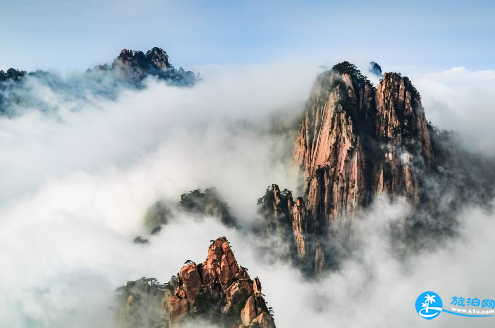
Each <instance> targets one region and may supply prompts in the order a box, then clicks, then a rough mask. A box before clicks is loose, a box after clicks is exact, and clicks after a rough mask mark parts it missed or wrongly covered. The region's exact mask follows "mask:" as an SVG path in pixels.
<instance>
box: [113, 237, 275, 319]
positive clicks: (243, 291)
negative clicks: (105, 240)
mask: <svg viewBox="0 0 495 328" xmlns="http://www.w3.org/2000/svg"><path fill="white" fill-rule="evenodd" d="M143 279H144V278H143ZM144 281H146V280H144ZM151 281H152V282H153V286H151V285H149V284H147V285H146V286H142V287H141V288H140V289H139V288H137V289H136V288H134V287H133V286H135V285H136V282H130V283H128V284H127V285H126V286H124V287H121V289H120V290H119V292H120V293H121V294H120V296H119V298H118V299H119V303H120V304H119V306H118V316H119V318H120V321H121V322H123V323H124V324H125V325H126V326H128V327H157V326H158V327H169V328H173V327H180V326H181V325H182V324H186V323H187V322H203V323H208V322H209V323H214V324H215V325H217V326H219V327H227V328H230V327H232V328H234V327H235V328H241V327H265V328H274V327H275V323H274V320H273V318H272V316H271V313H270V310H269V308H268V307H267V305H266V302H265V300H264V298H263V294H262V293H261V283H260V281H259V279H258V278H255V279H254V280H253V279H251V278H250V277H249V274H248V272H247V269H246V268H244V267H242V266H240V265H239V264H238V263H237V261H236V259H235V256H234V253H233V251H232V249H231V248H230V245H229V242H228V241H227V239H226V238H225V237H220V238H218V239H216V240H213V241H212V242H211V244H210V246H209V248H208V255H207V257H206V260H205V261H204V262H203V263H199V264H196V263H195V262H192V261H187V262H186V264H185V265H184V266H183V267H182V268H181V269H180V271H179V273H178V274H177V276H173V277H172V279H171V280H170V281H169V282H168V283H166V284H164V285H159V284H156V282H155V280H151ZM129 285H131V287H133V288H134V289H132V288H127V286H129ZM141 285H143V284H142V283H141ZM136 290H137V291H138V292H136ZM143 291H144V293H143ZM143 295H144V296H143Z"/></svg>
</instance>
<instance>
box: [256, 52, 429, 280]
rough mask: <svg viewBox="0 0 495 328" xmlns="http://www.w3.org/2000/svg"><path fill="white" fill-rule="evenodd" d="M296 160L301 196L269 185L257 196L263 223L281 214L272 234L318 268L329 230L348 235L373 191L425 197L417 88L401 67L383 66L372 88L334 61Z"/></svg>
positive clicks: (416, 199)
mask: <svg viewBox="0 0 495 328" xmlns="http://www.w3.org/2000/svg"><path fill="white" fill-rule="evenodd" d="M294 160H295V163H296V165H297V167H299V168H300V172H301V174H302V179H303V181H304V184H303V197H300V198H297V199H296V200H295V201H294V200H293V198H292V194H291V192H289V191H286V192H285V194H284V195H283V197H280V196H279V195H280V191H279V188H278V186H276V185H273V186H272V187H271V189H270V188H269V189H268V190H267V193H266V194H265V196H264V197H263V198H262V200H261V201H260V202H259V204H260V205H261V207H262V210H261V211H262V212H264V213H265V215H264V217H265V219H266V222H268V223H267V226H269V227H268V228H267V231H269V232H270V233H272V232H273V231H275V232H277V231H281V230H284V229H282V228H280V227H279V226H280V223H281V222H285V232H283V233H278V235H279V236H280V237H281V238H286V239H285V240H289V245H290V247H291V249H292V252H291V255H292V258H293V259H297V260H298V261H300V260H303V259H306V261H305V267H306V268H307V269H308V270H309V271H312V272H315V273H318V272H321V271H322V270H324V268H325V266H326V264H325V263H326V262H328V256H327V255H328V254H326V250H325V249H326V248H327V247H326V245H325V244H326V240H327V239H328V238H329V237H328V236H329V234H331V233H332V232H336V231H338V232H339V234H340V236H343V238H344V239H347V238H349V236H350V234H351V233H352V227H353V225H354V224H355V222H354V221H355V218H356V216H357V214H358V213H359V212H360V210H361V209H362V208H364V207H366V206H368V205H369V204H370V203H371V202H372V201H373V200H374V199H375V198H376V197H377V196H378V195H386V196H387V197H390V198H391V199H397V198H399V197H404V198H406V199H407V200H408V201H409V202H410V203H411V204H412V205H413V206H419V205H420V202H421V200H422V199H423V198H424V197H425V195H424V194H423V193H422V188H421V186H422V182H421V175H422V174H428V173H429V172H430V171H431V169H432V166H433V163H434V154H433V151H432V141H431V137H430V132H429V128H428V124H427V121H426V118H425V114H424V111H423V107H422V105H421V98H420V96H419V93H418V92H417V90H416V89H415V88H414V86H413V85H412V84H411V82H410V80H409V79H408V78H407V77H402V76H400V75H399V74H396V73H385V74H384V76H383V80H382V81H381V82H380V84H379V85H378V87H377V88H375V87H374V86H373V85H372V84H371V83H370V82H369V81H368V80H367V79H366V77H364V76H363V75H361V73H360V72H359V71H358V70H357V69H356V67H355V66H354V65H351V64H349V63H348V62H343V63H341V64H338V65H335V66H334V67H333V69H332V70H330V71H327V72H324V73H321V74H320V75H319V76H318V78H317V80H316V82H315V84H314V86H313V90H312V92H311V96H310V98H309V100H308V101H307V104H306V111H305V113H304V116H303V118H302V121H301V123H300V126H299V130H298V135H297V139H296V145H295V150H294ZM284 197H285V198H284ZM282 205H283V208H282V209H281V208H280V207H281V206H282ZM287 231H288V232H287ZM289 234H291V235H292V238H290V239H287V236H288V235H289Z"/></svg>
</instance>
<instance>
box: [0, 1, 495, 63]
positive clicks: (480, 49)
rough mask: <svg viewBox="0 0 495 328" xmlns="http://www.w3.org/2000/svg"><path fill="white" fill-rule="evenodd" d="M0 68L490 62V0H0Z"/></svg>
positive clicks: (494, 45) (494, 7)
mask: <svg viewBox="0 0 495 328" xmlns="http://www.w3.org/2000/svg"><path fill="white" fill-rule="evenodd" d="M0 13H1V19H0V41H1V46H0V67H7V66H8V67H16V68H21V69H25V70H32V69H35V68H42V69H50V68H52V69H59V70H67V69H69V70H72V69H85V68H88V67H92V66H94V65H96V64H99V63H105V62H111V61H112V60H113V58H115V57H116V55H117V54H118V53H119V51H120V50H121V49H122V48H130V49H140V50H147V49H149V48H151V47H153V46H159V47H162V48H164V49H165V50H166V51H167V52H168V53H169V55H170V57H171V61H172V63H173V64H174V65H176V66H184V67H186V68H188V67H191V66H193V65H205V64H234V65H237V64H250V63H260V62H270V61H277V60H280V59H288V58H290V59H296V60H313V61H315V62H318V61H320V62H322V63H323V62H324V61H325V60H330V59H331V60H344V59H350V60H355V59H362V60H375V61H377V62H378V63H380V64H382V66H383V65H384V66H388V67H394V66H397V67H401V66H414V67H421V68H423V69H434V70H438V69H448V68H451V67H456V66H465V67H467V68H469V69H471V70H477V69H493V68H495V67H494V66H495V57H494V56H493V53H494V50H495V42H494V41H495V20H494V19H493V16H494V14H495V2H494V1H456V0H450V1H432V0H430V1H407V2H406V1H397V0H396V1H371V0H368V1H361V0H347V1H318V0H317V1H308V0H306V1H295V0H288V1H271V0H252V1H249V0H237V1H235V0H229V1H220V0H202V1H201V0H196V1H194V0H190V1H189V0H181V1H157V0H120V1H117V0H100V1H96V0H0Z"/></svg>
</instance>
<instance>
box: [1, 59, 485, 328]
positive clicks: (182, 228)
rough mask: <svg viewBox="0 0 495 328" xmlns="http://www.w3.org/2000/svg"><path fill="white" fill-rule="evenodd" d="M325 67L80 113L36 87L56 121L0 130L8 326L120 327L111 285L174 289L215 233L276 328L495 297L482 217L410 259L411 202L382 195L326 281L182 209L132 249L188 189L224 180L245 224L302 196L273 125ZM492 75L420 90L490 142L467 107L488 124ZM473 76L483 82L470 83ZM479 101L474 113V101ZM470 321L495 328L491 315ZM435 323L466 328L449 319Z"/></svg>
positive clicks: (360, 319)
mask: <svg viewBox="0 0 495 328" xmlns="http://www.w3.org/2000/svg"><path fill="white" fill-rule="evenodd" d="M316 69H317V68H316V66H315V67H305V66H301V65H297V64H294V63H287V62H286V63H273V64H270V65H259V66H250V67H203V68H200V70H201V71H202V75H203V77H204V78H205V82H204V83H201V84H199V85H198V86H197V87H195V88H192V89H177V88H170V87H167V86H165V85H164V84H162V83H157V82H156V81H152V80H150V81H149V82H148V88H147V89H146V90H143V91H127V92H125V93H123V94H122V95H121V96H119V98H118V99H117V100H116V101H111V100H99V99H92V100H91V101H90V102H84V103H78V102H77V101H74V100H71V101H67V100H66V99H65V98H63V97H60V95H58V94H52V93H50V90H42V89H37V91H38V92H39V93H40V95H39V96H40V97H44V99H48V100H49V101H51V102H53V104H56V105H57V106H58V107H59V114H58V115H44V114H41V113H39V112H37V111H31V112H29V113H27V114H25V115H23V116H21V117H17V118H15V119H1V120H0V149H1V152H0V178H1V180H2V182H3V183H2V187H1V188H0V196H1V199H2V201H1V203H0V222H1V225H2V229H0V249H2V250H3V251H2V252H0V267H1V268H2V275H1V279H0V295H2V296H1V297H0V326H9V327H49V328H57V327H64V328H67V327H68V328H73V327H77V328H79V327H81V328H86V327H96V328H99V327H111V325H112V321H111V319H112V318H111V310H110V307H111V306H112V304H113V291H114V289H115V288H116V287H117V286H119V285H121V284H124V283H125V282H126V281H127V280H130V279H137V278H140V277H142V276H151V277H157V278H159V279H160V280H161V281H165V280H167V279H168V278H169V277H170V276H171V275H172V274H175V273H176V272H177V271H178V270H179V268H180V267H181V265H182V264H183V263H184V261H185V260H187V259H191V260H194V261H201V260H203V259H204V258H205V256H206V252H207V246H208V244H209V242H208V241H209V240H210V239H212V238H216V237H219V236H221V235H226V236H227V237H228V238H229V239H230V240H231V242H232V245H233V247H234V250H235V251H236V256H237V259H238V261H239V263H241V264H242V265H244V266H246V267H248V268H249V269H250V271H249V272H250V274H251V275H252V276H259V277H260V279H261V282H262V284H263V290H264V293H265V294H266V295H267V300H268V301H269V303H270V306H273V308H274V310H275V315H276V321H277V324H278V326H279V327H295V328H296V327H304V326H313V327H397V326H414V327H422V326H426V325H427V324H430V322H427V321H425V320H424V319H422V318H420V317H419V316H418V315H417V314H416V313H415V310H414V306H413V304H414V301H415V299H416V297H417V296H418V295H419V294H420V293H422V292H424V291H425V290H433V291H435V292H437V293H439V294H440V295H441V296H442V297H443V298H444V303H447V302H448V301H449V297H452V296H464V297H478V298H483V299H484V298H493V297H495V288H492V287H491V286H492V284H491V276H492V275H493V274H494V273H495V272H494V271H495V268H494V267H493V264H492V263H491V262H490V258H491V256H492V251H491V250H492V249H493V246H495V245H493V241H492V240H493V238H491V231H493V230H494V228H495V227H494V226H493V225H494V221H493V218H492V216H493V215H492V214H486V213H483V212H480V211H478V210H476V209H470V210H469V211H466V212H465V213H463V215H462V216H461V219H460V220H461V222H462V229H461V236H460V238H457V239H454V240H451V241H448V242H447V243H446V247H445V248H444V249H441V250H434V251H433V250H432V251H428V252H422V253H420V254H418V255H417V256H415V257H412V258H406V259H400V258H398V257H397V256H396V253H395V252H394V249H393V248H392V247H391V245H390V243H389V242H388V228H389V223H391V222H397V221H399V222H400V220H401V219H402V218H403V216H404V214H405V213H406V212H407V210H408V208H407V206H405V204H404V203H402V202H399V203H395V204H389V203H387V202H384V201H381V202H380V203H378V204H376V206H374V207H373V208H372V209H371V210H370V211H369V212H368V213H366V215H365V216H364V217H363V218H362V219H361V222H360V224H359V225H358V229H359V230H358V231H357V232H356V234H357V235H356V239H357V240H359V241H360V248H358V249H357V251H356V252H355V254H354V256H353V257H351V258H350V259H349V260H347V261H346V262H345V263H344V264H343V266H342V269H341V270H339V271H337V272H333V273H329V274H328V275H327V276H325V277H323V278H322V279H320V280H317V281H307V280H305V279H304V278H303V277H302V276H301V275H300V273H299V272H298V271H297V270H295V269H293V268H291V267H290V266H288V265H283V264H280V263H266V262H265V261H263V260H262V259H260V258H259V254H257V253H256V251H255V248H253V247H250V246H252V245H253V244H254V243H256V242H257V240H256V239H255V238H253V237H252V236H251V235H245V234H242V233H238V232H236V231H234V230H228V229H226V228H225V227H223V226H221V225H220V224H219V223H218V222H217V221H215V220H213V219H206V220H205V221H200V222H197V221H194V219H193V218H191V217H188V216H185V215H182V216H179V217H178V220H177V221H174V222H172V223H170V224H169V225H168V226H167V227H166V228H165V229H164V230H163V231H162V232H161V233H160V234H159V235H158V236H157V237H153V238H152V240H151V243H150V244H149V245H147V246H146V247H143V246H141V245H135V244H133V243H132V242H131V240H132V238H133V237H134V236H136V235H138V234H141V233H143V228H142V217H143V214H144V212H145V210H146V209H147V207H148V206H149V205H150V204H151V203H152V202H153V201H155V200H156V199H158V198H161V197H163V198H167V199H169V200H173V201H176V200H177V199H178V196H179V195H180V193H182V192H186V191H188V190H191V189H194V188H199V187H200V188H205V187H210V186H215V187H217V188H218V189H219V190H220V192H221V194H222V195H223V196H224V197H225V198H226V200H227V202H228V203H229V204H230V205H231V206H232V209H233V211H234V213H235V214H236V215H237V216H238V217H239V218H240V219H241V222H242V223H244V224H248V223H249V222H251V220H252V219H253V217H254V216H255V215H256V207H255V204H256V199H257V198H258V197H260V196H261V195H262V194H263V192H264V188H265V187H266V186H267V185H269V184H271V183H273V182H278V183H279V184H280V185H281V186H282V187H288V188H290V189H295V185H296V181H294V178H293V176H294V175H293V174H291V173H292V171H291V170H292V168H291V156H290V152H291V148H292V140H290V139H288V138H287V136H286V135H285V134H281V133H274V131H270V130H269V129H268V127H270V125H268V124H266V123H267V121H268V120H269V119H270V118H271V117H273V115H277V117H279V118H283V119H287V121H291V120H292V119H293V118H294V117H295V116H297V113H298V111H297V109H300V108H297V107H296V108H295V109H294V107H292V106H293V105H294V104H296V105H297V104H301V103H302V102H304V100H305V99H306V97H307V95H308V93H309V89H310V87H311V84H312V80H313V78H314V75H315V72H316ZM486 75H489V74H488V73H483V74H478V73H472V72H469V71H466V70H463V69H455V70H453V71H452V70H451V71H448V72H445V73H442V74H438V75H437V76H435V75H432V76H423V77H420V78H419V81H418V82H416V80H415V79H414V78H413V82H414V83H415V84H416V85H417V87H418V89H419V90H420V92H421V93H422V95H423V98H424V105H425V107H427V115H428V117H429V118H430V116H431V119H434V122H435V123H438V122H437V121H441V123H442V124H440V125H441V126H442V127H444V128H448V127H449V126H451V127H455V126H458V127H460V128H461V132H463V133H465V134H468V135H469V132H474V131H476V130H478V132H479V133H478V134H473V137H476V136H477V135H478V136H480V135H484V134H486V135H487V136H489V135H490V133H491V131H488V129H487V130H484V128H485V124H488V123H487V121H489V120H484V119H482V118H479V117H472V115H465V116H463V113H462V108H464V106H465V108H469V109H470V110H471V111H473V112H474V113H477V114H478V115H485V119H486V118H487V117H490V115H492V114H493V113H491V112H490V110H489V107H486V106H481V105H489V104H488V100H490V99H491V98H490V97H491V95H490V93H489V92H488V87H487V85H488V83H491V82H486V83H487V84H486V85H485V84H484V83H480V84H479V85H476V86H473V84H476V81H478V79H480V78H481V77H479V76H486ZM463 78H467V79H471V80H472V83H473V84H468V85H462V83H461V82H462V81H464V80H463ZM483 78H485V77H483ZM487 79H488V78H487ZM451 81H458V82H456V83H457V84H452V83H453V82H451ZM487 81H492V80H490V79H488V80H487ZM477 93H479V94H480V100H479V105H480V107H476V106H475V105H476V104H477V102H476V101H475V100H473V99H472V97H473V96H474V95H476V94H477ZM74 106H75V107H78V108H80V110H78V111H72V110H71V108H73V107H74ZM277 110H279V111H277ZM486 115H488V116H486ZM435 117H436V118H435ZM463 120H464V124H463ZM466 123H471V124H475V127H469V125H468V126H466ZM476 124H480V126H481V128H480V126H477V125H476ZM462 129H464V130H462ZM477 140H478V139H477ZM287 152H289V154H288V156H284V155H287ZM473 236H475V238H473ZM466 320H472V321H471V322H472V325H473V326H474V325H476V326H480V327H481V326H486V327H489V326H492V321H490V320H493V319H490V318H488V319H466ZM435 322H436V325H437V326H440V327H461V325H462V326H465V324H466V322H465V320H462V319H460V318H458V317H455V316H452V315H448V314H442V315H441V316H440V317H439V318H436V319H435Z"/></svg>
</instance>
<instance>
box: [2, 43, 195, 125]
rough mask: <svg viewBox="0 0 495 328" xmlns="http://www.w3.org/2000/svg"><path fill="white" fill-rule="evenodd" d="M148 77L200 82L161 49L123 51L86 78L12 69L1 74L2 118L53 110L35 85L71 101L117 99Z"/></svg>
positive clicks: (172, 82) (185, 83)
mask: <svg viewBox="0 0 495 328" xmlns="http://www.w3.org/2000/svg"><path fill="white" fill-rule="evenodd" d="M148 77H153V78H156V79H159V80H162V81H165V82H166V83H168V84H170V85H173V86H177V87H191V86H193V85H194V84H195V83H196V82H198V81H199V80H200V77H199V74H195V73H193V72H191V71H186V70H184V69H183V68H182V67H180V68H179V69H176V68H174V66H173V65H172V64H171V63H170V62H169V57H168V55H167V53H166V52H165V51H164V50H163V49H161V48H157V47H155V48H153V49H151V50H149V51H147V52H146V53H144V52H142V51H133V50H127V49H123V50H122V51H121V52H120V54H119V56H118V57H117V58H116V59H115V60H114V61H113V63H111V64H104V65H98V66H96V67H95V68H93V69H88V70H87V71H86V73H84V74H83V75H82V76H75V77H74V76H69V77H61V76H59V75H57V74H54V73H51V72H47V71H35V72H29V73H28V72H25V71H22V70H17V69H14V68H10V69H8V70H7V71H6V72H4V71H0V115H7V116H16V115H18V114H20V113H22V112H23V111H24V110H25V109H36V110H40V111H50V110H52V108H50V104H47V103H45V102H44V101H43V99H39V98H37V97H36V96H35V95H33V93H32V92H31V91H32V84H33V83H38V84H41V85H43V86H45V87H47V88H49V89H50V90H53V91H54V92H56V93H57V92H58V93H65V94H66V96H67V98H69V99H72V98H73V99H82V98H84V97H87V95H88V94H91V95H94V96H97V97H108V98H114V97H116V96H117V94H118V92H119V88H118V87H123V88H138V89H139V88H142V87H144V84H143V83H144V80H145V79H146V78H148Z"/></svg>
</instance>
